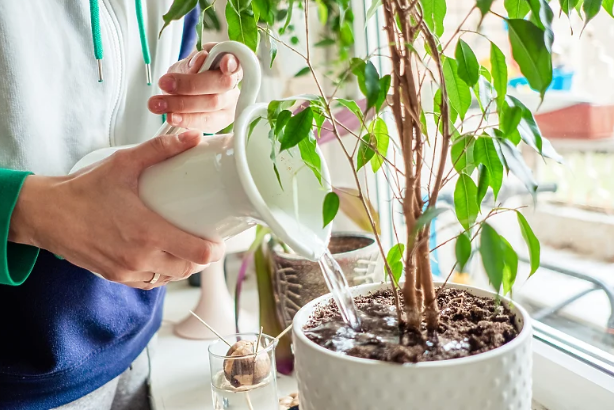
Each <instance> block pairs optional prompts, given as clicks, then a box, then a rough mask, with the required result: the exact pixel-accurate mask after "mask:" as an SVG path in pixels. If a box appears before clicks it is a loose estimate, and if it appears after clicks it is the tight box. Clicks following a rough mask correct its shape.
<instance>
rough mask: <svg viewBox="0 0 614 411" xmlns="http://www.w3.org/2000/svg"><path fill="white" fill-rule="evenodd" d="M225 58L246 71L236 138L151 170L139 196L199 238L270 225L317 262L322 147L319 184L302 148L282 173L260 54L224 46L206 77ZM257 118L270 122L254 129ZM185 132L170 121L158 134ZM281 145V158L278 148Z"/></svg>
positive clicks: (290, 155)
mask: <svg viewBox="0 0 614 411" xmlns="http://www.w3.org/2000/svg"><path fill="white" fill-rule="evenodd" d="M227 53H232V54H233V55H235V56H236V57H237V59H238V60H239V62H240V64H241V66H242V68H243V73H244V74H243V83H242V87H241V95H240V97H239V101H238V103H237V109H236V116H235V123H234V133H233V134H222V135H214V136H207V137H206V138H203V139H202V141H201V143H200V144H198V145H197V146H196V147H194V148H191V149H190V150H187V151H185V152H183V153H181V154H179V155H177V156H175V157H172V158H170V159H168V160H165V161H163V162H161V163H158V164H156V165H154V166H152V167H149V168H148V169H146V170H145V171H144V172H143V173H142V174H141V176H140V178H139V196H140V198H141V200H142V201H143V203H145V205H146V206H148V207H149V208H150V209H152V210H153V211H155V212H156V213H158V214H159V215H161V216H162V217H164V218H165V219H167V220H168V221H169V222H171V223H172V224H174V225H175V226H177V227H179V228H181V229H182V230H184V231H186V232H189V233H191V234H193V235H197V236H199V237H202V238H206V239H211V240H224V239H227V238H230V237H232V236H234V235H236V234H239V233H240V232H242V231H244V230H246V229H247V228H249V227H250V226H253V225H255V224H257V223H264V224H266V225H267V226H269V227H270V228H271V230H272V232H273V233H274V234H275V235H276V236H277V237H278V238H279V239H280V240H281V241H283V242H284V243H286V244H287V245H288V246H289V247H290V248H292V249H293V250H294V251H295V252H296V253H297V254H299V255H301V256H303V257H305V258H308V259H310V260H318V259H319V258H320V257H321V256H322V254H323V253H324V251H325V250H326V247H327V246H328V242H329V239H330V235H331V226H330V224H329V225H328V226H326V227H324V225H323V217H322V205H323V203H324V198H325V196H326V194H327V193H328V192H330V191H331V186H330V175H329V172H328V168H327V166H326V163H325V161H324V158H323V156H322V153H321V152H320V150H319V148H317V147H316V154H317V155H318V156H319V157H320V163H321V183H320V181H319V179H318V178H316V177H315V175H314V174H313V172H312V171H311V170H310V169H309V168H308V167H305V166H304V165H305V164H304V162H303V160H302V158H301V153H300V151H299V149H298V147H296V146H295V147H293V148H291V149H289V150H285V151H284V152H283V153H278V155H277V158H276V161H277V170H278V173H279V176H277V175H276V172H275V171H274V168H273V163H272V162H271V159H270V154H271V141H270V140H269V138H268V135H269V131H270V125H269V124H268V122H267V107H268V105H267V104H264V103H260V104H254V102H255V100H256V97H257V95H258V92H259V90H260V78H261V70H260V63H259V62H258V59H257V58H256V56H255V54H254V53H253V52H252V51H251V50H250V49H249V48H247V47H246V46H244V45H243V44H241V43H237V42H223V43H219V44H218V45H216V46H215V47H213V48H212V49H211V51H210V53H209V55H208V56H207V59H206V60H205V62H204V64H203V67H202V68H201V70H200V71H204V70H208V69H212V68H216V67H217V66H218V65H219V62H220V60H221V58H222V57H223V55H224V54H227ZM257 119H263V120H264V121H259V122H258V123H257V124H256V125H254V126H253V127H252V124H253V123H254V121H255V120H257ZM182 131H183V130H182V129H180V128H177V127H173V126H171V125H169V124H167V123H165V124H164V125H163V127H162V128H161V129H160V130H159V132H158V135H164V134H178V133H180V132H182ZM250 134H251V137H249V136H250ZM275 144H276V146H275V147H274V149H275V150H276V151H277V152H278V151H279V143H275ZM122 148H126V147H125V146H124V147H110V148H106V149H102V150H98V151H95V152H93V153H90V154H88V155H87V156H85V157H84V158H83V159H81V160H80V161H79V162H78V163H77V165H75V167H73V170H72V171H71V172H74V171H77V170H79V169H81V168H83V167H86V166H88V165H90V164H92V163H94V162H96V161H99V160H101V159H103V158H105V157H107V156H109V155H110V154H112V153H113V152H114V151H117V150H120V149H122Z"/></svg>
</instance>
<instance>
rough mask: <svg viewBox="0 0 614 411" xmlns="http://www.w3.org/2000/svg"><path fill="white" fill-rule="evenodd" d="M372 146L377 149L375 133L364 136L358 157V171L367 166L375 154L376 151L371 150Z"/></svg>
mask: <svg viewBox="0 0 614 411" xmlns="http://www.w3.org/2000/svg"><path fill="white" fill-rule="evenodd" d="M371 146H373V147H376V146H377V141H376V140H375V136H374V135H373V133H367V134H365V135H364V136H362V141H361V142H360V148H359V149H358V155H357V159H356V171H358V170H360V169H361V168H363V167H364V165H365V164H367V163H368V162H369V161H370V160H371V159H372V158H373V155H374V154H375V151H373V149H372V148H371Z"/></svg>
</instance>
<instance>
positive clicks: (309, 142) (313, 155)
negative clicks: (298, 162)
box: [298, 133, 322, 185]
mask: <svg viewBox="0 0 614 411" xmlns="http://www.w3.org/2000/svg"><path fill="white" fill-rule="evenodd" d="M317 146H318V143H317V141H316V139H315V137H314V136H313V133H309V136H308V137H307V138H304V139H302V140H301V141H300V142H299V143H298V148H299V150H300V152H301V158H302V159H303V162H304V163H305V164H306V165H307V167H309V168H310V169H311V171H313V174H314V175H315V176H316V178H317V179H318V182H319V183H320V185H322V162H321V159H320V156H319V155H318V153H317V151H316V147H317Z"/></svg>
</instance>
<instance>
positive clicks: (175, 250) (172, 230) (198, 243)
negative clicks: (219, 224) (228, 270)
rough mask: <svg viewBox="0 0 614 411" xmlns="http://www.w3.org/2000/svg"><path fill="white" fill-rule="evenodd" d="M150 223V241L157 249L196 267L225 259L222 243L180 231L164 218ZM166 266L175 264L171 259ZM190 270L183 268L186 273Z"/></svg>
mask: <svg viewBox="0 0 614 411" xmlns="http://www.w3.org/2000/svg"><path fill="white" fill-rule="evenodd" d="M152 213H153V212H152ZM148 221H149V225H150V228H151V231H149V235H150V239H151V242H152V246H154V247H155V248H156V249H159V250H162V251H165V252H167V253H169V254H172V256H174V257H177V258H179V259H182V260H186V261H189V262H191V263H194V264H195V265H206V264H209V263H212V262H215V261H218V260H220V259H221V258H222V257H224V251H225V245H224V242H222V241H220V242H217V241H211V240H203V239H202V238H199V237H196V236H193V235H191V234H188V233H186V232H185V231H182V230H180V229H178V228H177V227H175V226H173V225H172V224H171V223H169V222H168V221H166V220H165V219H163V218H150V219H149V220H148ZM166 264H174V263H173V260H172V259H169V260H167V262H166ZM173 267H175V266H173ZM173 269H174V268H173ZM189 269H191V268H188V267H183V270H184V271H186V272H187V271H189ZM164 274H170V272H164Z"/></svg>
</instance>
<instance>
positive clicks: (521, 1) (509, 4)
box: [504, 0, 531, 19]
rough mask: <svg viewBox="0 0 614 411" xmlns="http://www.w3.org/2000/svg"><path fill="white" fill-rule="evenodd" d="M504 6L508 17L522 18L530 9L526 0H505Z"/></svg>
mask: <svg viewBox="0 0 614 411" xmlns="http://www.w3.org/2000/svg"><path fill="white" fill-rule="evenodd" d="M504 6H505V10H506V11H507V16H508V17H509V18H510V19H524V18H525V16H526V15H527V14H528V13H529V11H531V6H529V3H528V1H527V0H505V2H504Z"/></svg>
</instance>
